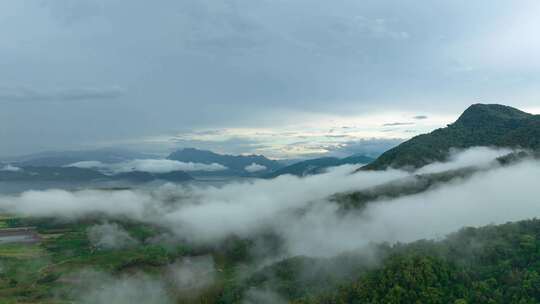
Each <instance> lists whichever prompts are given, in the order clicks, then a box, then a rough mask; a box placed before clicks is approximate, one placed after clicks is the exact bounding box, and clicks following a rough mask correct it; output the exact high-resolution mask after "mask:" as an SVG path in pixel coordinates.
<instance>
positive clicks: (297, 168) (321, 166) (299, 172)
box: [266, 155, 374, 177]
mask: <svg viewBox="0 0 540 304" xmlns="http://www.w3.org/2000/svg"><path fill="white" fill-rule="evenodd" d="M373 160H374V159H373V158H371V157H368V156H364V155H353V156H349V157H346V158H337V157H321V158H315V159H309V160H305V161H301V162H298V163H295V164H292V165H290V166H286V167H284V168H281V169H278V170H276V171H274V172H271V173H269V174H267V175H266V177H276V176H280V175H284V174H291V175H296V176H305V175H312V174H318V173H321V172H323V171H324V170H325V169H327V168H329V167H336V166H341V165H346V164H369V163H370V162H372V161H373Z"/></svg>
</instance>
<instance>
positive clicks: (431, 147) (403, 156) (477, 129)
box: [364, 104, 540, 170]
mask: <svg viewBox="0 0 540 304" xmlns="http://www.w3.org/2000/svg"><path fill="white" fill-rule="evenodd" d="M474 146H496V147H521V148H531V149H537V148H539V147H540V115H532V114H529V113H526V112H523V111H520V110H518V109H515V108H512V107H508V106H504V105H498V104H474V105H472V106H470V107H469V108H468V109H467V110H466V111H465V112H463V114H462V115H461V116H460V117H459V119H458V120H457V121H456V122H454V123H453V124H451V125H448V127H446V128H441V129H437V130H435V131H433V132H431V133H429V134H423V135H419V136H416V137H414V138H412V139H410V140H408V141H406V142H404V143H402V144H400V145H399V146H397V147H395V148H393V149H390V150H388V151H387V152H385V153H383V154H382V155H381V156H380V157H379V158H377V160H375V161H374V162H373V163H371V164H369V165H367V166H365V167H364V169H375V170H379V169H386V168H388V167H396V168H401V167H414V168H418V167H421V166H424V165H426V164H428V163H430V162H433V161H444V160H445V159H446V158H447V157H448V153H449V151H450V149H451V148H470V147H474Z"/></svg>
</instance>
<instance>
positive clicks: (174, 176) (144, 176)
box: [109, 171, 193, 183]
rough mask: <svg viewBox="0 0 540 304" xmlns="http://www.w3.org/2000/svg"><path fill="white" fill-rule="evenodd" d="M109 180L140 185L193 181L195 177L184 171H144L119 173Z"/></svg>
mask: <svg viewBox="0 0 540 304" xmlns="http://www.w3.org/2000/svg"><path fill="white" fill-rule="evenodd" d="M109 178H110V179H113V180H125V181H130V182H139V183H145V182H151V181H154V180H165V181H170V182H184V181H189V180H193V177H192V176H191V175H189V174H187V173H186V172H184V171H173V172H167V173H149V172H142V171H132V172H124V173H118V174H115V175H113V176H110V177H109Z"/></svg>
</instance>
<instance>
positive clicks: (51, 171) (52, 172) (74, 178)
mask: <svg viewBox="0 0 540 304" xmlns="http://www.w3.org/2000/svg"><path fill="white" fill-rule="evenodd" d="M192 179H193V177H191V176H190V175H189V174H187V173H186V172H184V171H173V172H168V173H148V172H140V171H133V172H126V173H119V174H115V175H106V174H103V173H101V172H99V171H97V170H94V169H86V168H76V167H50V166H44V167H34V166H29V167H21V168H20V169H19V170H17V171H9V170H0V181H3V182H51V181H62V182H90V181H114V180H125V181H131V182H149V181H153V180H166V181H171V182H183V181H189V180H192Z"/></svg>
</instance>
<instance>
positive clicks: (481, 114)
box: [455, 103, 532, 127]
mask: <svg viewBox="0 0 540 304" xmlns="http://www.w3.org/2000/svg"><path fill="white" fill-rule="evenodd" d="M531 116H532V114H529V113H526V112H523V111H521V110H518V109H516V108H512V107H509V106H505V105H501V104H483V103H476V104H473V105H471V106H470V107H468V108H467V109H466V110H465V111H464V112H463V114H461V116H460V117H459V118H458V120H457V121H456V122H455V125H462V126H468V127H474V126H478V125H484V124H486V123H489V122H493V121H495V120H499V121H512V120H522V119H528V118H530V117H531Z"/></svg>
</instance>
